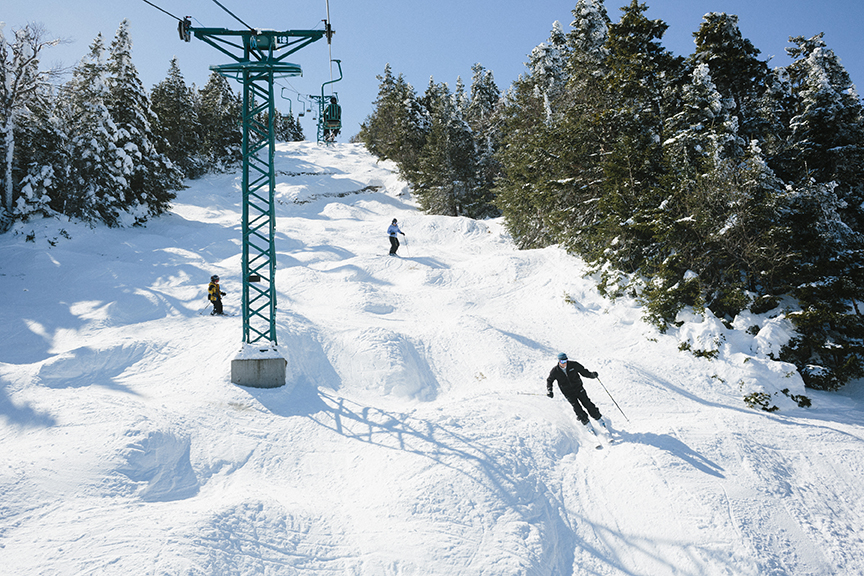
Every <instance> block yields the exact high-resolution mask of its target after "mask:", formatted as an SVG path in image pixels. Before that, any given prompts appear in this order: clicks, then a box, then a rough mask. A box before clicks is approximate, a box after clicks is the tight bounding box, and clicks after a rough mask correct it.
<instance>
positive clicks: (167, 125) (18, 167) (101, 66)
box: [0, 20, 303, 232]
mask: <svg viewBox="0 0 864 576" xmlns="http://www.w3.org/2000/svg"><path fill="white" fill-rule="evenodd" d="M58 43H59V41H58V40H51V39H48V38H47V34H46V32H45V30H44V29H43V28H42V27H41V26H39V25H36V24H28V25H27V26H25V27H23V28H20V29H16V30H12V31H11V34H9V33H6V31H5V30H4V28H3V26H2V24H0V134H2V137H0V159H2V165H0V166H2V168H0V174H2V176H3V177H2V186H0V191H2V204H0V232H2V231H6V230H8V229H9V228H10V227H11V226H12V224H14V222H15V221H20V220H26V219H28V218H31V217H33V216H36V215H55V214H63V215H66V216H69V217H73V218H78V219H81V220H84V221H88V222H93V223H95V222H102V223H105V224H107V225H109V226H126V225H138V224H143V223H144V222H146V221H147V220H148V219H149V218H152V217H154V216H157V215H159V214H162V213H164V212H165V211H166V210H167V209H168V208H169V206H170V202H171V201H172V200H173V199H174V198H175V195H176V194H175V191H176V190H179V189H182V187H183V179H184V178H197V177H200V176H202V175H203V174H205V173H208V172H213V171H221V170H225V169H227V168H230V167H232V166H235V165H236V164H237V163H238V162H239V161H240V160H241V146H242V100H241V97H240V96H239V95H238V94H237V93H235V92H234V91H233V90H232V89H231V87H230V85H229V83H228V80H227V79H225V78H224V77H223V76H221V75H219V74H217V73H215V72H214V73H212V74H211V75H210V77H209V79H208V82H207V84H206V85H205V86H204V87H203V88H201V89H198V88H197V87H195V86H194V85H192V86H191V87H190V86H187V85H186V82H185V81H184V79H183V75H182V73H181V72H180V69H179V67H178V65H177V60H176V58H175V59H173V60H172V61H171V62H170V65H169V70H168V75H167V77H166V78H165V79H164V80H163V81H161V82H160V83H158V84H157V85H155V86H154V87H153V88H152V90H150V91H149V92H148V91H147V90H146V89H145V88H144V85H143V84H142V82H141V80H140V78H139V76H138V72H137V70H136V68H135V65H134V64H133V63H132V58H131V49H132V41H131V38H130V36H129V23H128V21H126V20H124V21H123V22H122V23H121V24H120V26H119V28H118V30H117V32H116V34H115V37H114V39H113V41H112V43H111V45H110V46H109V47H108V48H107V49H106V47H105V44H104V41H103V38H102V35H101V34H100V35H98V36H97V37H96V38H95V39H94V40H93V43H92V44H91V45H90V48H89V52H88V54H87V55H85V56H84V57H83V58H82V59H81V60H80V62H79V63H78V64H77V65H75V66H74V67H73V68H72V70H71V78H69V79H68V80H67V81H66V82H63V83H58V81H59V80H60V79H61V77H62V76H63V74H62V72H61V71H60V70H56V69H53V70H44V69H42V68H41V67H40V58H41V56H42V54H43V52H44V51H45V50H47V49H50V48H51V47H52V46H55V45H56V44H58ZM277 115H278V117H277V118H276V119H274V122H275V126H276V137H277V139H278V140H281V141H294V140H303V131H302V128H301V127H300V125H299V123H297V122H296V120H295V119H294V117H293V116H292V115H288V116H282V115H281V114H279V113H278V111H277Z"/></svg>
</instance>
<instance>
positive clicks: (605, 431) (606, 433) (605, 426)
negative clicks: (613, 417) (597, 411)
mask: <svg viewBox="0 0 864 576" xmlns="http://www.w3.org/2000/svg"><path fill="white" fill-rule="evenodd" d="M595 422H596V423H597V424H598V425H599V426H598V428H596V429H594V428H593V424H594V423H593V422H592V429H594V433H595V434H596V435H597V436H598V437H599V438H602V439H603V440H604V441H605V442H606V443H607V444H609V445H612V444H615V442H616V440H615V436H613V435H612V430H611V428H610V425H609V423H608V422H607V421H606V418H605V417H603V418H601V419H600V420H595Z"/></svg>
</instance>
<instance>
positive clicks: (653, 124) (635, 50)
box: [598, 0, 683, 272]
mask: <svg viewBox="0 0 864 576" xmlns="http://www.w3.org/2000/svg"><path fill="white" fill-rule="evenodd" d="M621 10H622V11H623V16H622V17H621V20H620V22H618V23H616V24H612V25H611V26H610V27H609V40H608V42H607V48H608V49H609V57H608V58H607V59H606V66H607V69H608V72H607V73H606V74H605V75H604V77H603V83H604V85H605V86H606V90H607V91H608V92H609V93H610V94H612V95H613V98H614V100H613V102H614V103H613V105H612V106H611V107H610V108H609V110H608V111H606V112H604V113H602V114H601V116H600V117H599V119H598V121H599V122H600V123H602V124H604V125H606V126H610V127H612V128H611V131H610V133H609V134H608V135H607V136H606V138H608V140H607V141H605V142H604V143H603V147H604V149H605V150H604V152H605V156H604V160H603V171H604V194H603V196H602V197H601V199H600V205H599V210H600V212H601V214H602V221H601V222H598V226H599V229H598V231H601V237H602V238H603V240H605V241H602V242H601V245H604V244H605V245H607V246H609V248H607V249H605V250H604V252H603V258H604V259H606V260H607V261H609V262H610V263H611V264H612V265H613V266H615V267H616V268H619V269H622V270H624V271H627V272H635V271H636V270H638V269H639V268H640V266H641V265H642V263H643V260H644V258H645V257H646V256H647V255H648V253H649V252H650V251H651V250H652V244H653V239H652V231H651V227H652V223H653V219H654V214H655V210H656V209H657V207H658V206H660V205H661V204H662V202H663V200H664V199H665V197H666V196H665V194H664V192H663V190H662V189H661V186H660V183H661V180H662V178H663V174H664V162H663V154H662V142H663V141H664V140H665V136H664V134H665V132H664V123H663V120H664V119H665V118H667V117H668V116H670V114H668V109H669V108H670V107H674V106H675V104H676V102H674V101H670V100H671V99H670V98H668V97H667V95H668V92H669V90H668V88H669V86H670V85H671V84H674V83H676V82H679V79H680V78H681V76H682V70H683V61H682V59H680V58H676V57H673V56H672V55H671V54H670V53H669V52H668V51H667V50H666V49H665V48H663V47H662V45H661V44H660V42H659V40H660V39H661V38H662V37H663V34H664V32H665V31H666V28H667V25H666V24H665V23H664V22H662V21H660V20H648V19H647V18H646V17H645V16H644V12H645V11H646V10H647V6H646V5H645V4H641V3H639V2H637V1H636V0H633V1H632V2H631V4H630V5H629V6H627V7H624V8H622V9H621ZM673 109H674V108H673Z"/></svg>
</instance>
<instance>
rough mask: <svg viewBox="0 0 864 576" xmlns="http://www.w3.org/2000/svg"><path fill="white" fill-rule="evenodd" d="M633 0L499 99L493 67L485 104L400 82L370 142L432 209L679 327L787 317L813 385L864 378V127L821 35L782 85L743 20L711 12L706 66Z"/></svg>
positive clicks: (480, 78) (373, 119)
mask: <svg viewBox="0 0 864 576" xmlns="http://www.w3.org/2000/svg"><path fill="white" fill-rule="evenodd" d="M647 8H648V7H647V5H646V4H644V3H640V2H638V1H637V0H633V1H632V2H630V4H628V5H626V6H624V7H622V8H621V17H620V19H619V20H618V21H617V22H613V21H612V20H611V19H610V18H609V16H608V14H607V11H606V8H605V6H604V2H603V0H578V2H577V3H576V6H575V8H574V9H573V11H572V14H573V21H572V23H571V25H570V28H571V29H570V31H569V32H565V31H564V29H563V27H562V26H561V25H560V24H559V23H557V22H556V23H555V25H554V27H553V29H552V31H551V34H550V37H549V38H548V39H547V40H546V41H545V42H543V43H541V44H540V45H538V46H537V47H536V48H535V49H534V50H533V51H532V53H531V54H530V56H529V61H528V62H527V64H526V65H527V70H526V72H525V73H524V74H523V75H522V76H520V77H519V78H518V79H517V80H516V81H515V82H513V84H512V85H511V86H510V87H509V89H508V90H507V91H506V92H505V93H503V94H499V93H498V91H497V88H495V87H494V82H492V79H491V72H488V71H485V70H483V68H482V67H481V66H479V65H476V66H475V68H474V71H475V75H474V78H473V82H472V86H471V91H470V96H466V95H465V89H464V87H463V86H462V84H461V82H457V87H456V90H455V92H453V93H450V92H449V90H448V89H447V86H446V85H444V84H435V83H434V82H430V85H429V87H428V88H427V90H426V93H425V94H424V95H423V96H422V97H417V95H416V94H415V93H414V90H413V88H412V87H411V86H410V84H408V83H407V82H406V81H405V80H404V79H403V78H402V76H401V75H400V76H396V77H394V76H393V73H392V71H391V69H390V67H389V65H388V67H387V68H386V69H385V72H384V75H383V76H380V77H379V79H380V81H381V83H380V87H379V94H378V99H377V100H376V101H375V102H374V106H375V108H374V111H373V113H372V114H371V115H370V116H369V117H368V118H367V119H366V121H365V122H364V124H363V125H362V126H361V131H360V133H359V134H358V138H359V139H360V140H361V141H362V142H364V143H365V145H366V146H367V147H368V148H369V150H370V151H371V152H373V153H375V154H377V155H378V156H380V157H382V158H390V159H393V160H394V161H396V163H397V165H398V166H399V169H400V171H401V172H402V173H403V174H404V176H405V177H406V178H407V180H408V181H409V182H410V183H411V184H412V185H413V187H414V189H415V192H416V194H417V197H418V200H419V202H420V204H421V206H422V207H423V208H424V209H425V210H427V211H430V212H434V213H439V214H452V215H464V216H470V217H475V218H479V217H485V216H491V215H496V214H500V215H503V217H504V220H505V222H506V225H507V228H508V230H509V232H510V234H511V235H512V237H513V239H514V241H515V242H516V244H517V245H518V246H519V247H520V248H539V247H543V246H548V245H552V244H559V245H561V246H564V247H565V248H567V249H568V250H569V251H571V252H572V253H575V254H578V255H580V256H581V257H583V258H584V259H585V260H586V261H588V262H589V263H590V264H591V265H592V266H593V269H594V270H595V271H596V272H599V273H600V277H601V278H602V280H601V283H600V288H601V290H603V291H604V292H605V293H606V294H608V295H610V296H612V297H615V296H616V295H621V294H625V293H627V294H633V295H636V296H637V297H639V298H640V299H641V300H642V301H643V302H644V304H645V305H646V309H647V311H648V316H649V317H648V320H650V321H652V322H653V323H655V324H656V325H657V326H659V327H660V328H661V329H664V330H665V329H666V328H667V327H668V326H670V325H673V324H675V323H676V322H677V315H678V312H679V311H680V310H681V309H682V308H683V307H685V306H691V307H694V308H695V309H697V310H703V311H704V310H705V309H708V310H710V311H711V312H712V313H713V314H715V315H716V316H717V317H718V318H720V319H721V320H724V321H725V322H726V323H727V324H728V325H730V326H731V321H732V320H733V319H734V318H735V316H736V315H738V314H739V313H740V312H741V311H743V310H747V309H749V310H750V311H752V312H753V313H757V314H758V313H766V312H771V313H772V314H781V313H785V314H786V315H787V317H788V318H789V319H790V320H792V322H793V323H794V324H795V327H796V329H797V330H796V332H797V335H796V336H795V337H794V338H793V339H792V341H791V342H790V343H789V345H788V346H786V347H785V348H784V350H783V352H782V353H781V354H780V359H782V360H784V361H788V362H792V363H794V364H795V365H796V366H797V367H798V369H799V371H800V373H801V374H802V376H803V378H804V381H805V383H806V384H807V386H809V387H811V388H816V389H828V390H833V389H837V388H839V387H840V386H842V385H843V384H844V383H846V382H848V381H849V380H850V379H852V378H857V377H861V376H862V375H864V363H862V353H864V348H862V343H864V322H862V309H861V304H860V302H861V300H862V296H864V294H862V292H864V242H862V239H864V236H862V232H864V228H862V227H864V113H862V102H861V99H860V97H859V95H858V93H857V92H856V89H855V87H854V85H853V84H852V81H851V79H850V77H849V75H848V73H847V72H846V70H845V69H844V68H843V66H842V65H841V64H840V61H839V59H838V58H837V56H836V55H835V54H834V52H833V51H832V50H831V49H829V48H828V46H827V45H826V43H825V40H824V38H823V35H821V34H819V35H817V36H814V37H812V38H805V37H792V38H790V44H791V45H792V47H791V48H787V52H788V54H789V55H790V57H791V58H792V63H791V64H789V65H787V66H783V67H778V68H774V69H771V68H769V66H768V63H767V61H766V60H762V59H760V58H759V54H760V52H759V50H758V49H756V47H755V46H754V45H753V44H752V42H750V41H749V40H747V39H746V38H744V37H743V36H742V34H741V32H740V30H739V28H738V19H737V17H736V16H734V15H729V14H726V13H716V12H715V13H709V14H706V15H705V17H704V18H703V21H702V23H701V25H700V27H699V29H698V30H697V31H696V32H695V33H694V38H695V51H694V52H693V53H692V54H690V55H689V56H687V57H681V56H676V55H674V54H672V53H671V52H670V51H669V50H667V49H666V48H664V47H663V45H662V42H661V40H662V37H663V34H664V33H665V31H666V29H667V25H666V24H665V23H664V22H663V21H662V20H651V19H648V18H647V17H646V16H645V12H646V11H647Z"/></svg>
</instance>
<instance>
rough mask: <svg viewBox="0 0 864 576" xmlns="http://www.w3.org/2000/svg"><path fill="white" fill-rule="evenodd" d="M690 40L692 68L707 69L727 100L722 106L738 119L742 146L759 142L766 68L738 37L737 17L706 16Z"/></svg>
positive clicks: (762, 129) (749, 44)
mask: <svg viewBox="0 0 864 576" xmlns="http://www.w3.org/2000/svg"><path fill="white" fill-rule="evenodd" d="M693 36H694V37H695V39H696V51H695V52H694V53H693V55H692V56H691V57H690V60H691V62H692V64H693V65H694V66H697V65H699V64H705V65H707V66H708V69H709V70H710V71H711V78H712V79H713V81H714V84H715V85H716V87H717V91H718V92H719V93H720V94H722V95H723V97H724V98H726V99H728V100H730V102H726V103H724V105H725V106H726V108H728V109H729V110H731V111H732V113H733V114H736V115H737V116H738V122H739V133H740V135H741V137H742V139H743V142H744V143H746V142H749V141H750V140H752V139H756V140H759V141H760V142H761V141H762V140H763V139H764V138H765V137H766V126H765V125H764V124H763V122H762V117H761V116H760V115H759V101H760V98H761V97H762V94H763V93H764V91H765V89H766V82H767V80H768V76H769V70H768V64H767V63H766V62H764V61H761V60H759V59H758V56H759V50H758V49H756V47H755V46H753V44H752V42H750V40H747V39H746V38H744V37H743V36H742V34H741V31H740V30H739V28H738V17H737V16H734V15H729V14H725V13H722V12H711V13H709V14H706V15H705V16H703V19H702V24H701V25H700V27H699V30H698V31H697V32H696V33H695V34H693ZM742 146H746V144H743V143H742Z"/></svg>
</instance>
